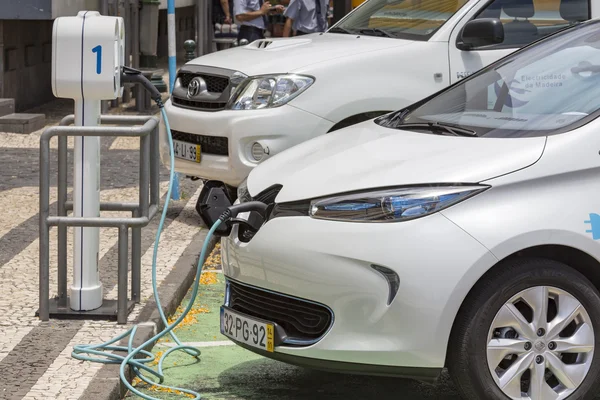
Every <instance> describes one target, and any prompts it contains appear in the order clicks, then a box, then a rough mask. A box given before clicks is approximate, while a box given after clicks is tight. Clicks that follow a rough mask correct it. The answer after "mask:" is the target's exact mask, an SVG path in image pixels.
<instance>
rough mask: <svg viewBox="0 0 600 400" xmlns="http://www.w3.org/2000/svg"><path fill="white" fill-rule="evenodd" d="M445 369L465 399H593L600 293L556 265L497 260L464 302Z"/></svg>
mask: <svg viewBox="0 0 600 400" xmlns="http://www.w3.org/2000/svg"><path fill="white" fill-rule="evenodd" d="M596 349H599V350H596ZM448 367H449V370H450V374H451V376H452V378H453V379H454V381H455V383H456V386H457V388H458V390H459V391H460V392H461V393H462V394H463V396H464V397H465V398H466V399H473V400H476V399H477V400H480V399H502V400H506V399H531V400H562V399H566V398H569V400H586V399H592V398H593V397H594V396H595V395H596V394H597V393H598V387H599V386H600V385H599V384H600V380H599V379H598V378H599V377H600V294H599V293H598V290H597V289H596V288H595V287H594V285H593V284H592V283H591V282H590V281H589V280H588V279H587V278H585V277H584V276H583V275H582V274H581V273H579V272H577V271H575V270H574V269H572V268H570V267H568V266H567V265H565V264H562V263H560V262H557V261H553V260H547V259H537V258H536V259H515V260H510V261H506V262H503V263H502V265H500V266H498V267H497V268H495V270H494V271H492V272H491V273H489V274H488V275H487V276H485V277H484V278H483V279H482V280H481V281H480V282H479V283H478V284H477V285H476V287H475V288H474V289H473V291H472V293H470V294H469V296H468V297H467V299H466V300H465V303H464V305H463V307H462V309H461V311H460V312H459V315H458V316H457V319H456V321H455V325H454V328H453V332H452V335H451V338H450V342H449V345H448Z"/></svg>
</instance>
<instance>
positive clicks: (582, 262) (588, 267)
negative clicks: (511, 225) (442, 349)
mask: <svg viewBox="0 0 600 400" xmlns="http://www.w3.org/2000/svg"><path fill="white" fill-rule="evenodd" d="M520 258H523V259H524V258H544V259H548V260H553V261H558V262H561V263H563V264H565V265H567V266H569V267H570V268H573V269H574V270H576V271H578V272H579V273H581V274H582V275H583V276H585V277H586V278H587V279H588V280H589V281H590V282H591V283H592V284H593V285H594V286H595V288H596V289H597V290H598V291H600V261H598V260H597V259H596V258H594V257H592V256H591V255H590V254H588V253H586V252H585V251H583V250H580V249H577V248H574V247H570V246H566V245H537V246H532V247H528V248H524V249H521V250H518V251H516V252H514V253H512V254H510V255H508V256H506V257H504V258H502V259H500V260H498V262H496V264H494V265H493V266H492V267H491V268H490V269H488V270H487V271H486V272H485V273H484V274H483V275H482V276H481V277H479V279H478V280H477V281H476V282H475V284H474V285H473V286H472V287H471V289H470V290H469V292H468V293H467V295H466V296H465V298H464V299H463V301H462V303H461V305H460V307H459V309H458V312H457V313H456V315H455V316H454V320H453V323H452V328H451V331H450V337H449V340H448V344H447V347H446V357H445V363H444V365H445V366H446V367H447V366H448V354H449V347H450V345H451V344H452V343H453V337H454V335H455V334H456V332H455V328H456V320H457V319H458V317H459V316H460V315H461V313H462V312H463V310H464V308H465V306H466V305H467V304H468V302H469V300H470V298H471V295H472V294H473V292H474V291H475V290H476V289H477V288H478V285H479V283H480V282H481V281H482V280H484V279H485V278H486V277H487V276H488V275H489V274H492V273H493V272H494V271H495V270H496V269H497V268H501V267H502V264H503V263H504V262H505V261H507V260H515V259H520Z"/></svg>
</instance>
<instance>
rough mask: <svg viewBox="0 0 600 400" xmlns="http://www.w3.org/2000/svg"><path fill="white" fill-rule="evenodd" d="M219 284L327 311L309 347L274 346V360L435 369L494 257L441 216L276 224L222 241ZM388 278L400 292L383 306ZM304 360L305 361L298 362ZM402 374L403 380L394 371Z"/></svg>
mask: <svg viewBox="0 0 600 400" xmlns="http://www.w3.org/2000/svg"><path fill="white" fill-rule="evenodd" d="M222 242H223V252H222V256H223V266H224V273H225V275H226V277H227V278H228V279H230V280H235V281H237V282H241V283H243V284H246V285H250V286H253V287H255V288H262V289H264V290H268V291H273V292H278V293H283V294H286V295H289V296H294V297H297V298H301V299H306V300H308V301H312V302H317V303H320V304H323V305H325V306H327V307H329V308H330V309H331V310H332V312H333V314H334V319H333V324H332V325H331V327H330V329H329V331H328V332H327V333H326V334H325V335H324V336H323V337H322V338H321V339H320V340H319V341H318V342H317V343H315V344H312V345H308V346H304V347H293V346H285V345H283V346H278V347H276V348H275V354H271V355H270V356H271V357H273V358H277V357H278V356H279V359H286V361H288V362H289V359H290V357H291V358H292V359H293V358H294V357H295V358H298V362H295V363H296V364H300V365H308V364H310V360H323V361H327V362H333V363H334V364H335V363H344V364H352V365H357V366H358V371H357V372H361V371H360V369H361V366H362V369H363V371H362V372H368V371H367V370H369V369H370V368H371V367H373V366H383V367H386V366H389V367H404V368H434V369H437V368H441V367H443V366H444V363H445V356H446V349H447V345H448V340H449V335H450V331H451V328H452V324H453V322H454V318H455V316H456V314H457V312H458V310H459V308H460V305H461V303H462V301H463V300H464V298H465V297H466V295H467V293H468V291H469V290H470V288H471V286H472V283H473V282H474V281H476V279H477V278H478V276H475V275H476V274H474V273H473V271H481V270H485V269H486V268H487V267H489V266H490V265H493V264H494V263H495V262H496V259H495V258H494V256H493V255H492V254H491V253H490V252H489V251H488V250H487V249H486V248H485V247H483V246H482V245H481V244H480V243H479V242H477V241H476V240H475V239H474V238H473V237H471V236H470V235H468V234H467V233H466V232H464V231H463V230H462V229H460V228H459V227H458V226H456V225H455V224H454V223H452V222H451V221H449V220H448V219H447V218H446V217H444V216H443V215H442V214H441V213H437V214H434V215H430V216H427V217H424V218H421V219H417V220H413V221H407V222H402V223H388V224H369V223H366V224H365V223H345V222H333V221H323V220H315V219H311V218H309V217H280V218H275V219H272V220H270V221H269V222H267V223H266V224H265V225H264V226H263V227H262V228H261V229H260V230H259V232H258V233H257V234H256V235H255V236H254V238H253V239H252V240H251V241H250V242H249V243H242V242H240V241H239V240H238V239H237V229H236V228H235V227H234V229H233V231H232V234H231V236H230V237H228V238H224V239H223V241H222ZM373 265H376V266H383V267H385V268H388V269H390V270H392V271H394V272H395V273H396V274H397V275H398V277H399V280H400V285H399V289H398V291H397V294H396V295H395V297H394V299H393V301H392V302H391V304H389V305H388V301H389V294H390V286H389V284H388V280H387V279H386V278H385V277H384V276H383V275H382V274H381V273H379V272H378V271H376V270H375V269H374V268H373V267H372V266H373ZM302 360H304V362H303V361H302ZM401 375H402V374H401Z"/></svg>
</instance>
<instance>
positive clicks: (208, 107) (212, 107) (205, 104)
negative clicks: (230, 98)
mask: <svg viewBox="0 0 600 400" xmlns="http://www.w3.org/2000/svg"><path fill="white" fill-rule="evenodd" d="M171 101H172V102H173V104H175V105H178V106H181V107H187V108H193V109H198V110H203V111H220V110H224V109H225V106H227V103H226V102H220V101H217V102H210V101H195V100H185V99H181V98H179V97H175V96H173V98H172V100H171Z"/></svg>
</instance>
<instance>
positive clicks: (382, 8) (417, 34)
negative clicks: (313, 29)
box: [332, 0, 467, 40]
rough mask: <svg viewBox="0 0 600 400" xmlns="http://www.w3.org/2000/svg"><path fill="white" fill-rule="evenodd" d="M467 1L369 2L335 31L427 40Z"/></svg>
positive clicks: (382, 0) (380, 0) (413, 0)
mask: <svg viewBox="0 0 600 400" xmlns="http://www.w3.org/2000/svg"><path fill="white" fill-rule="evenodd" d="M466 2H467V0H367V1H366V3H365V4H363V5H361V6H360V8H359V9H357V10H356V11H354V12H353V13H352V14H350V15H349V16H348V18H346V19H345V20H343V21H342V22H341V23H340V24H338V25H336V27H337V28H340V29H336V27H334V28H333V29H332V32H338V33H342V32H343V33H356V34H361V35H368V36H382V37H393V38H402V39H413V40H428V39H429V38H430V37H431V36H433V34H434V33H435V32H436V31H437V30H438V29H439V28H440V27H441V26H442V25H443V24H444V23H445V22H446V21H447V20H448V19H449V18H450V17H451V16H452V15H453V14H454V13H456V12H457V11H458V10H459V9H460V8H461V7H462V6H463V5H465V3H466Z"/></svg>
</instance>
